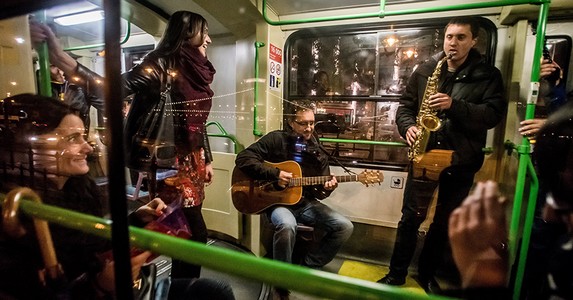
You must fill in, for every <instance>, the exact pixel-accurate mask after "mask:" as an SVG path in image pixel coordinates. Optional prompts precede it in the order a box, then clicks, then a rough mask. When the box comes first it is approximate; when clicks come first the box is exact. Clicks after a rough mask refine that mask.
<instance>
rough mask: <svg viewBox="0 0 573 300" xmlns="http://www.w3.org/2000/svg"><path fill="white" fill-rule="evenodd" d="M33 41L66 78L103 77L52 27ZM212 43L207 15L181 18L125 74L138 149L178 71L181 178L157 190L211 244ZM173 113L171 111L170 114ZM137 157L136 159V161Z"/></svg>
mask: <svg viewBox="0 0 573 300" xmlns="http://www.w3.org/2000/svg"><path fill="white" fill-rule="evenodd" d="M30 26H31V36H32V37H33V39H34V41H35V42H40V41H47V43H48V46H49V49H50V51H49V53H50V60H51V63H52V64H54V65H56V66H58V67H59V68H61V69H62V70H64V72H65V73H66V74H73V76H79V77H81V78H84V79H86V80H89V81H95V80H93V79H94V78H96V77H99V76H98V75H97V74H95V73H93V72H91V71H89V70H88V69H87V68H85V67H84V66H82V65H81V64H78V63H77V62H76V61H75V60H74V59H73V58H72V57H71V56H69V55H68V54H67V53H65V52H64V51H63V49H62V48H61V45H60V44H59V42H58V41H57V39H56V37H55V35H54V34H53V32H52V31H51V30H50V28H49V27H47V26H45V25H42V24H36V23H31V24H30ZM210 43H211V38H210V37H209V33H208V26H207V21H206V20H205V18H203V17H202V16H201V15H199V14H196V13H193V12H189V11H178V12H175V13H174V14H173V15H172V16H171V18H170V19H169V22H168V24H167V27H166V29H165V32H164V35H163V37H162V39H161V41H160V42H159V44H158V45H157V48H156V49H155V50H153V51H151V52H150V53H149V54H147V55H146V56H145V57H144V58H143V61H142V63H141V64H139V65H137V66H135V67H134V68H133V69H131V70H130V71H128V72H126V73H125V74H123V82H122V83H123V86H124V95H123V96H124V97H122V98H125V96H128V95H131V94H133V95H134V99H133V102H132V105H131V109H130V112H129V114H128V116H127V121H126V128H125V129H126V130H125V137H126V141H125V144H126V145H132V144H133V141H132V138H133V137H134V136H135V135H136V132H137V130H138V128H139V127H140V124H141V122H142V120H143V117H144V116H145V115H146V114H147V113H148V112H149V111H150V110H151V108H152V107H153V106H154V105H155V104H156V103H157V102H158V101H159V99H160V93H161V91H162V86H163V85H164V83H165V80H164V78H166V74H167V72H168V70H172V71H174V74H175V76H174V78H173V83H172V88H171V98H172V103H173V107H171V108H170V109H172V111H173V112H174V114H173V115H174V123H175V124H174V125H175V126H174V127H175V130H176V132H175V140H174V142H173V144H174V145H176V146H175V158H176V161H177V164H176V167H175V168H176V169H177V175H175V176H173V177H170V178H167V179H166V180H164V181H163V182H159V183H158V184H157V190H156V191H157V196H158V197H161V198H162V199H163V200H164V201H165V202H166V203H172V202H175V201H178V202H180V203H181V204H182V207H183V212H184V213H185V215H186V217H187V221H188V223H189V225H190V228H191V231H192V237H191V239H192V240H194V241H197V242H201V243H206V242H207V227H206V225H205V221H204V219H203V216H202V214H201V207H202V203H203V200H204V198H205V191H204V186H205V184H210V183H211V181H212V179H213V174H214V173H213V167H212V165H211V162H212V160H213V156H212V154H211V150H210V146H209V141H208V139H207V131H206V127H205V123H206V121H207V117H208V116H209V112H210V109H211V104H212V96H213V91H212V90H211V88H210V86H209V85H210V84H211V82H212V81H213V77H214V74H215V69H214V67H213V65H212V64H211V62H210V61H209V60H208V59H207V53H206V50H207V47H208V45H209V44H210ZM168 109H169V108H168ZM127 152H128V154H129V155H128V157H131V158H133V159H130V160H128V166H129V167H130V168H133V169H138V168H139V166H138V163H139V162H138V156H137V155H135V154H134V153H132V152H133V151H132V149H129V147H128V149H127ZM132 154H133V155H132ZM200 271H201V268H200V266H193V265H188V264H184V263H181V262H178V261H174V263H173V270H172V275H173V276H174V277H199V275H200Z"/></svg>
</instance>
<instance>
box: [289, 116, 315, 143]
mask: <svg viewBox="0 0 573 300" xmlns="http://www.w3.org/2000/svg"><path fill="white" fill-rule="evenodd" d="M289 125H290V127H291V128H292V129H293V131H294V132H295V133H296V134H298V135H300V136H302V137H303V138H304V139H305V140H306V141H308V140H310V138H311V137H312V132H313V131H314V112H313V111H312V110H310V109H307V110H304V111H299V112H297V114H296V116H295V117H294V119H292V120H291V121H290V122H289Z"/></svg>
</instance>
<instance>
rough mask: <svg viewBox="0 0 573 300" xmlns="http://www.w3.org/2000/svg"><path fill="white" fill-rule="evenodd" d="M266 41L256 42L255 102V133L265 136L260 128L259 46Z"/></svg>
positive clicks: (263, 44)
mask: <svg viewBox="0 0 573 300" xmlns="http://www.w3.org/2000/svg"><path fill="white" fill-rule="evenodd" d="M264 46H265V43H263V42H255V99H254V104H253V134H254V135H255V136H263V133H262V131H260V130H259V128H258V122H257V119H258V117H259V116H258V105H259V48H261V47H264Z"/></svg>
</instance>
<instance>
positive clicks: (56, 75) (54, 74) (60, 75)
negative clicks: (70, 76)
mask: <svg viewBox="0 0 573 300" xmlns="http://www.w3.org/2000/svg"><path fill="white" fill-rule="evenodd" d="M50 78H51V79H52V81H55V82H59V83H64V81H66V79H65V77H64V71H62V70H60V69H59V68H58V67H56V66H54V65H51V66H50Z"/></svg>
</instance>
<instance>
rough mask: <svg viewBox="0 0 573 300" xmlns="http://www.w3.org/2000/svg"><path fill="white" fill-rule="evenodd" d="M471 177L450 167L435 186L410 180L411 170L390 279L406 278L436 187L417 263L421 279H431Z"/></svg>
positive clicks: (391, 264) (469, 173)
mask: <svg viewBox="0 0 573 300" xmlns="http://www.w3.org/2000/svg"><path fill="white" fill-rule="evenodd" d="M474 175H475V172H468V171H466V170H463V169H461V168H459V167H455V166H451V167H448V168H446V169H445V170H444V171H442V173H441V174H440V178H439V182H435V181H425V180H419V179H414V178H412V171H411V169H410V172H409V173H408V180H407V182H406V188H405V190H404V199H403V203H402V218H401V219H400V222H399V223H398V231H397V234H396V241H395V244H394V251H393V253H392V258H391V260H390V276H392V277H396V278H403V277H406V275H408V267H409V266H410V262H411V261H412V258H413V256H414V252H415V251H416V243H417V239H418V229H419V228H420V225H421V224H422V222H424V219H426V215H427V214H428V209H429V205H430V202H431V200H432V195H433V192H434V190H435V188H436V187H438V186H439V192H438V201H437V205H436V211H435V213H434V219H433V222H432V224H431V225H430V229H429V231H428V234H427V236H426V240H425V242H424V247H423V248H422V252H421V254H420V258H419V262H418V273H419V275H420V277H422V278H428V277H430V276H433V275H434V273H435V271H436V269H437V267H438V266H439V264H440V262H441V260H442V256H443V253H444V250H445V249H446V245H447V244H448V219H449V217H450V214H451V213H452V211H453V210H454V209H455V208H456V207H458V206H459V205H460V204H461V203H462V201H463V200H464V199H465V197H466V196H467V195H468V193H469V191H470V188H471V186H472V184H473V180H474Z"/></svg>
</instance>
